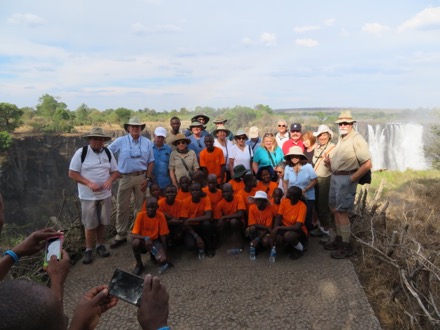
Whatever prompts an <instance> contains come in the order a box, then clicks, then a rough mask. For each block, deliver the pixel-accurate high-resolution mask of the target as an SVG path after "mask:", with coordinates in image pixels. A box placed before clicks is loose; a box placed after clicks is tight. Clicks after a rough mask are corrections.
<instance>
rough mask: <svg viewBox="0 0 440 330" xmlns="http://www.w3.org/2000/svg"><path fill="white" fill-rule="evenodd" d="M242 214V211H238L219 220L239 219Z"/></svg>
mask: <svg viewBox="0 0 440 330" xmlns="http://www.w3.org/2000/svg"><path fill="white" fill-rule="evenodd" d="M243 212H244V210H238V211H237V212H236V213H234V214H231V215H224V216H222V217H221V218H220V219H219V220H231V219H241V218H242V217H243Z"/></svg>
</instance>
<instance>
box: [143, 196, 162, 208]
mask: <svg viewBox="0 0 440 330" xmlns="http://www.w3.org/2000/svg"><path fill="white" fill-rule="evenodd" d="M153 197H154V196H153ZM156 198H157V197H156ZM164 198H165V197H163V196H159V198H157V202H158V203H159V201H161V200H162V199H164ZM146 210H147V200H144V202H143V203H142V207H141V211H146Z"/></svg>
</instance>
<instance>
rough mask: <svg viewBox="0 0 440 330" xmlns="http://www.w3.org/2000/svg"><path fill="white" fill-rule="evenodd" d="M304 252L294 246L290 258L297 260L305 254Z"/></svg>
mask: <svg viewBox="0 0 440 330" xmlns="http://www.w3.org/2000/svg"><path fill="white" fill-rule="evenodd" d="M303 254H304V252H303V251H300V250H298V249H295V248H293V250H292V252H291V253H290V255H289V258H290V260H296V259H299V258H301V257H302V256H303Z"/></svg>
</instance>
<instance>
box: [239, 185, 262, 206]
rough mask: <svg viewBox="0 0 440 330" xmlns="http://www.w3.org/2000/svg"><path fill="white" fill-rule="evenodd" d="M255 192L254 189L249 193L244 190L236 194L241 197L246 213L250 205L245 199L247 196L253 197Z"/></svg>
mask: <svg viewBox="0 0 440 330" xmlns="http://www.w3.org/2000/svg"><path fill="white" fill-rule="evenodd" d="M256 191H257V190H256V189H255V188H252V190H251V192H250V193H247V192H246V191H245V190H244V189H243V190H240V191H239V192H237V195H241V197H243V201H244V205H246V211H249V205H250V204H249V202H248V199H247V198H248V197H249V196H254V195H255V192H256Z"/></svg>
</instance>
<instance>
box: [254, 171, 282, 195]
mask: <svg viewBox="0 0 440 330" xmlns="http://www.w3.org/2000/svg"><path fill="white" fill-rule="evenodd" d="M272 174H273V168H272V167H271V166H263V167H260V168H259V169H258V173H257V180H258V183H257V187H256V189H257V190H261V191H264V192H265V193H266V194H267V196H269V200H270V199H271V198H272V195H273V191H274V190H275V189H276V188H278V184H277V183H276V182H273V181H272V179H271V178H272Z"/></svg>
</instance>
